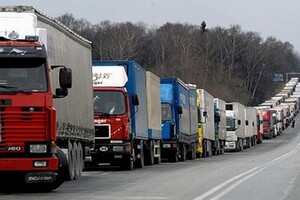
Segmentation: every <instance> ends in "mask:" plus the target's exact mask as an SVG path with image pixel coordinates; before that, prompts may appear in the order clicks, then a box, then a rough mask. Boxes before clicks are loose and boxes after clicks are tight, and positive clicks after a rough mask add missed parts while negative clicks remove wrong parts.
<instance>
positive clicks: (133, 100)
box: [131, 94, 140, 106]
mask: <svg viewBox="0 0 300 200" xmlns="http://www.w3.org/2000/svg"><path fill="white" fill-rule="evenodd" d="M131 101H132V104H133V105H135V106H138V105H140V103H139V98H138V96H137V95H136V94H133V95H131Z"/></svg>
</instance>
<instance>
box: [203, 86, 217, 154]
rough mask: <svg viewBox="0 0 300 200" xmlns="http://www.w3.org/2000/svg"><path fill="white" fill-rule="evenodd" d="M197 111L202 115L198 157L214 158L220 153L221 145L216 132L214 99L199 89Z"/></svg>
mask: <svg viewBox="0 0 300 200" xmlns="http://www.w3.org/2000/svg"><path fill="white" fill-rule="evenodd" d="M197 109H198V113H199V115H200V116H199V119H200V120H199V130H198V145H197V155H198V156H197V157H199V156H201V157H208V156H212V155H213V154H216V152H217V151H219V149H220V145H219V143H218V142H219V141H218V135H216V131H215V128H216V127H215V106H214V97H213V96H212V95H211V94H209V93H208V92H207V91H206V90H204V89H197Z"/></svg>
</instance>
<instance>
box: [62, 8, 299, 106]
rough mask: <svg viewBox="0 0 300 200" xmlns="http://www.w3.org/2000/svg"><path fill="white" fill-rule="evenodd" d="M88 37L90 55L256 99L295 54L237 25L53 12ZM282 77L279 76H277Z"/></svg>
mask: <svg viewBox="0 0 300 200" xmlns="http://www.w3.org/2000/svg"><path fill="white" fill-rule="evenodd" d="M57 19H58V20H59V21H61V22H62V23H63V24H65V25H66V26H68V27H69V28H70V29H72V30H73V31H75V32H76V33H78V34H80V35H81V36H83V37H85V38H87V39H89V40H90V41H92V43H93V53H92V57H93V60H135V61H137V62H138V63H139V64H140V65H141V66H143V67H144V68H145V69H147V70H149V71H152V72H153V73H155V74H157V75H158V76H160V77H166V76H174V77H180V78H181V79H182V80H183V81H184V82H186V83H191V84H195V85H197V87H198V88H204V89H206V90H207V91H208V92H209V93H211V94H212V95H213V96H215V97H218V98H221V99H224V100H225V101H227V102H233V101H238V102H240V103H242V104H244V105H248V106H252V105H257V104H259V103H261V102H263V101H264V100H266V99H268V98H270V97H271V96H273V95H274V94H275V93H276V92H278V91H277V90H279V89H281V88H282V84H283V83H282V82H281V84H278V83H274V82H273V78H274V74H275V73H278V74H283V75H285V74H286V73H288V72H296V71H298V69H299V66H300V59H299V55H298V54H297V53H296V52H295V50H294V47H293V45H292V44H290V43H289V42H281V41H280V40H278V39H276V38H275V37H268V38H266V39H263V38H262V37H261V36H260V35H259V34H258V33H256V32H251V31H247V32H246V31H243V30H242V29H241V27H240V26H239V25H232V26H230V27H229V28H224V27H220V26H217V27H213V28H209V29H208V28H207V27H206V24H205V22H202V23H201V24H200V26H199V25H191V24H187V23H185V24H181V23H166V24H164V25H162V26H160V27H151V28H149V27H147V26H146V25H145V24H143V23H131V22H125V23H112V22H110V21H102V22H99V23H97V24H92V23H90V22H89V21H87V20H85V19H75V18H74V17H73V15H72V14H70V13H66V14H64V15H62V16H60V17H58V18H57ZM283 78H284V76H283Z"/></svg>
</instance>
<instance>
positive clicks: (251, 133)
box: [245, 107, 257, 148]
mask: <svg viewBox="0 0 300 200" xmlns="http://www.w3.org/2000/svg"><path fill="white" fill-rule="evenodd" d="M245 134H246V140H247V145H246V146H247V147H248V148H250V147H251V146H253V145H255V143H256V142H254V141H256V138H257V117H256V109H255V108H253V107H245Z"/></svg>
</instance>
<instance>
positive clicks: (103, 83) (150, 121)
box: [89, 60, 162, 170]
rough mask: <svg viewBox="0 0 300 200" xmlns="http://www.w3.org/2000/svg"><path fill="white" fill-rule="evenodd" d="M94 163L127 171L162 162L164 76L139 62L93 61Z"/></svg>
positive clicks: (92, 162) (92, 155) (92, 164)
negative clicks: (162, 85) (162, 89)
mask: <svg viewBox="0 0 300 200" xmlns="http://www.w3.org/2000/svg"><path fill="white" fill-rule="evenodd" d="M93 88H94V125H95V148H93V149H91V157H92V159H91V163H89V165H91V166H92V167H96V166H98V165H100V164H109V165H111V166H119V167H120V168H121V169H124V170H132V169H133V168H135V167H138V168H143V167H144V165H145V164H154V162H156V163H159V162H160V161H161V156H160V155H161V150H160V143H161V138H162V134H161V104H160V79H159V77H157V76H156V75H154V74H153V73H150V72H149V73H146V70H145V69H144V68H143V67H141V66H140V65H139V64H138V63H136V62H135V61H125V60H124V61H122V60H120V61H93Z"/></svg>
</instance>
